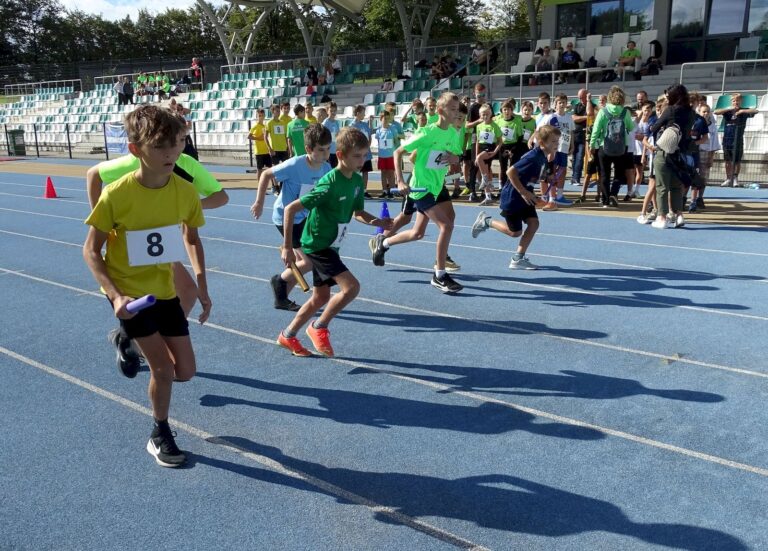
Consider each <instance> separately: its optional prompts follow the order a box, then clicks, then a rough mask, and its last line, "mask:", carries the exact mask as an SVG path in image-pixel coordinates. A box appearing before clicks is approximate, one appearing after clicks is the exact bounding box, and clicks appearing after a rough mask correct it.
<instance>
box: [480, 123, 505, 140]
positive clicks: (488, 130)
mask: <svg viewBox="0 0 768 551" xmlns="http://www.w3.org/2000/svg"><path fill="white" fill-rule="evenodd" d="M475 131H476V132H477V143H478V144H479V145H494V144H495V143H496V142H498V141H499V138H501V128H499V125H498V124H496V123H495V122H493V121H491V122H490V123H489V124H485V123H484V122H481V123H480V124H478V125H477V126H476V127H475Z"/></svg>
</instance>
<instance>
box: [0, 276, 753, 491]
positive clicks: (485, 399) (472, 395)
mask: <svg viewBox="0 0 768 551" xmlns="http://www.w3.org/2000/svg"><path fill="white" fill-rule="evenodd" d="M0 270H3V269H2V268H0ZM4 271H8V270H4ZM11 273H13V274H14V275H19V276H21V277H27V276H26V274H21V273H18V272H12V271H11ZM29 279H32V280H34V281H37V282H41V283H53V284H54V285H57V286H59V287H65V288H69V289H72V290H78V291H81V292H83V293H85V294H89V295H98V296H100V295H99V294H98V293H92V292H90V291H87V290H84V289H77V288H76V287H71V286H68V285H63V284H60V283H57V282H53V281H50V280H45V279H43V278H34V277H31V278H29ZM419 311H420V312H424V311H423V310H419ZM203 327H204V328H205V327H207V328H209V329H216V330H218V331H223V332H226V333H229V334H232V335H237V336H240V337H243V338H247V339H249V340H253V341H257V342H260V343H263V344H268V345H270V346H278V345H277V343H276V342H275V340H274V338H267V337H262V336H260V335H255V334H253V333H249V332H247V331H241V330H239V329H233V328H229V327H225V326H223V325H218V324H216V323H211V322H207V323H206V324H205V325H204V326H203ZM328 360H329V361H331V362H333V363H337V364H342V365H345V366H350V367H354V368H359V369H365V370H367V371H372V372H375V373H380V374H382V375H386V376H389V377H393V378H396V379H399V380H402V381H406V382H410V383H415V384H418V385H421V386H425V387H428V388H431V389H434V390H436V391H438V392H440V393H451V394H456V395H458V396H463V397H465V398H468V399H470V400H472V401H478V402H481V403H491V404H496V405H500V406H503V407H507V408H509V409H513V410H516V411H520V412H524V413H528V414H530V415H534V416H536V417H540V418H543V419H549V420H551V421H555V422H558V423H563V424H567V425H570V426H574V427H580V428H586V429H591V430H595V431H598V432H600V433H603V434H606V435H610V436H614V437H617V438H621V439H623V440H628V441H631V442H635V443H638V444H642V445H646V446H650V447H653V448H656V449H660V450H665V451H668V452H672V453H675V454H679V455H683V456H686V457H692V458H694V459H699V460H702V461H706V462H709V463H714V464H717V465H722V466H725V467H729V468H733V469H738V470H742V471H746V472H749V473H753V474H757V475H760V476H768V469H765V468H762V467H756V466H754V465H748V464H746V463H740V462H738V461H732V460H730V459H725V458H722V457H719V456H716V455H711V454H707V453H703V452H698V451H696V450H690V449H688V448H683V447H680V446H675V445H673V444H667V443H665V442H661V441H658V440H653V439H651V438H646V437H644V436H639V435H636V434H632V433H629V432H625V431H620V430H616V429H612V428H608V427H604V426H601V425H596V424H593V423H588V422H585V421H580V420H578V419H572V418H570V417H564V416H561V415H557V414H555V413H550V412H548V411H543V410H539V409H535V408H531V407H528V406H523V405H520V404H515V403H513V402H508V401H506V400H501V399H499V398H494V397H492V396H485V395H483V394H480V393H477V392H469V391H463V390H457V389H455V388H453V387H452V386H450V385H444V384H440V383H437V382H433V381H425V380H423V379H420V378H418V377H413V376H410V375H407V374H403V373H397V372H393V371H391V370H387V369H382V368H379V367H375V366H372V365H368V364H365V363H363V362H355V361H352V360H344V359H341V358H328Z"/></svg>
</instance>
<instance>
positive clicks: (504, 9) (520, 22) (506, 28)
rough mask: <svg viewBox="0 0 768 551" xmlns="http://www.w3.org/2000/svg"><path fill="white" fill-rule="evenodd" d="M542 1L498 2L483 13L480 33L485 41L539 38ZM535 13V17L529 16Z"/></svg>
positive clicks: (512, 0)
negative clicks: (510, 38)
mask: <svg viewBox="0 0 768 551" xmlns="http://www.w3.org/2000/svg"><path fill="white" fill-rule="evenodd" d="M541 12H542V2H541V0H498V1H496V2H493V3H492V4H490V5H487V7H486V8H485V9H484V10H482V11H481V13H480V17H479V22H478V32H479V34H480V35H481V38H483V39H484V40H489V41H490V40H500V39H502V38H507V37H520V38H522V37H526V38H528V39H529V40H531V41H535V40H537V39H538V38H539V28H540V26H541ZM530 13H534V14H535V17H529V15H528V14H530Z"/></svg>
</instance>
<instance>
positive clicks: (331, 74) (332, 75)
mask: <svg viewBox="0 0 768 551" xmlns="http://www.w3.org/2000/svg"><path fill="white" fill-rule="evenodd" d="M324 71H325V83H326V84H333V81H334V80H336V72H335V71H334V70H333V66H332V65H331V64H330V62H328V63H326V64H325V68H324Z"/></svg>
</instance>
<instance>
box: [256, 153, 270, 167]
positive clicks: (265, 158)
mask: <svg viewBox="0 0 768 551" xmlns="http://www.w3.org/2000/svg"><path fill="white" fill-rule="evenodd" d="M271 166H272V157H270V156H269V153H263V154H261V155H256V168H258V169H259V170H261V169H262V168H270V167H271Z"/></svg>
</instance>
